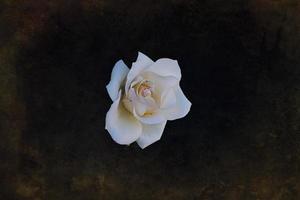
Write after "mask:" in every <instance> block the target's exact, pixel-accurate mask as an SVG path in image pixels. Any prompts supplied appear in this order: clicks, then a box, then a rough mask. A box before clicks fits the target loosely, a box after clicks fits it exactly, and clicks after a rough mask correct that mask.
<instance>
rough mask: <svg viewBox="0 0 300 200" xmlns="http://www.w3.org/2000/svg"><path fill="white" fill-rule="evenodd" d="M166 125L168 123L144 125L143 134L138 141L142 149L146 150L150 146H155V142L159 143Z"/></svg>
mask: <svg viewBox="0 0 300 200" xmlns="http://www.w3.org/2000/svg"><path fill="white" fill-rule="evenodd" d="M166 123H167V121H164V122H162V123H161V124H154V125H146V124H143V133H142V135H141V136H140V137H139V139H138V140H137V141H136V142H137V143H138V145H139V146H140V147H141V148H142V149H144V148H145V147H147V146H149V145H150V144H153V143H154V142H156V141H158V140H159V139H160V138H161V136H162V133H163V131H164V129H165V126H166Z"/></svg>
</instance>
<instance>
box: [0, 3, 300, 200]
mask: <svg viewBox="0 0 300 200" xmlns="http://www.w3.org/2000/svg"><path fill="white" fill-rule="evenodd" d="M138 51H141V52H143V53H145V54H147V55H149V56H150V57H152V58H153V59H158V58H160V57H169V58H173V59H177V60H178V61H179V64H180V65H181V68H182V74H183V79H182V81H181V86H182V88H183V91H185V93H186V96H187V97H188V98H189V99H190V100H191V102H192V103H193V106H192V109H191V112H190V113H189V115H188V116H187V117H185V118H183V119H181V120H177V121H172V122H169V123H168V124H167V127H166V129H165V132H164V135H163V136H162V139H161V140H160V141H159V142H157V143H155V144H153V145H151V146H149V147H148V148H146V149H144V150H141V149H140V148H139V147H138V146H137V145H136V144H132V145H130V146H121V145H118V144H116V143H114V142H113V141H112V139H111V138H110V136H109V134H108V133H107V132H106V131H105V130H104V121H105V114H106V112H107V110H108V109H109V107H110V104H111V101H110V99H109V97H108V95H107V92H106V89H105V85H106V84H107V83H108V81H109V80H110V73H111V70H112V67H113V65H114V63H115V62H116V61H117V60H118V59H120V58H123V59H124V61H125V62H126V63H127V64H128V65H130V64H131V62H133V61H134V60H135V58H136V56H137V52H138ZM0 199H1V200H2V199H3V200H19V199H20V200H23V199H24V200H27V199H28V200H44V199H45V200H111V199H116V200H118V199H120V200H123V199H129V200H138V199H145V200H151V199H159V200H177V199H178V200H181V199H183V200H185V199H187V200H190V199H200V200H223V199H224V200H299V199H300V1H299V0H185V1H184V0H164V1H162V0H144V1H141V0H73V1H71V0H64V1H61V0H52V1H50V0H48V1H47V0H1V1H0Z"/></svg>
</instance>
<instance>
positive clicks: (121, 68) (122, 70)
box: [106, 60, 129, 101]
mask: <svg viewBox="0 0 300 200" xmlns="http://www.w3.org/2000/svg"><path fill="white" fill-rule="evenodd" d="M128 72H129V68H128V67H127V66H126V64H125V63H124V62H123V61H122V60H119V61H118V62H117V63H116V64H115V66H114V68H113V70H112V73H111V78H110V82H109V84H108V85H107V86H106V89H107V92H108V94H109V96H110V98H111V100H113V101H115V100H116V99H117V98H118V93H119V90H120V87H121V85H122V83H123V81H124V79H125V78H126V76H127V74H128Z"/></svg>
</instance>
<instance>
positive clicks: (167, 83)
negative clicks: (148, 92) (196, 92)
mask: <svg viewBox="0 0 300 200" xmlns="http://www.w3.org/2000/svg"><path fill="white" fill-rule="evenodd" d="M143 77H144V78H145V79H147V80H151V81H153V83H154V89H153V93H152V95H153V97H154V99H155V100H156V101H157V103H158V104H159V106H160V107H161V108H163V107H164V108H166V107H165V106H167V105H166V104H165V103H168V102H164V98H165V96H166V94H168V92H169V91H170V90H172V89H173V88H174V87H176V86H178V85H179V80H178V79H177V78H175V77H173V76H160V75H158V74H155V73H153V72H145V73H143ZM173 100H174V99H173ZM162 104H164V105H162Z"/></svg>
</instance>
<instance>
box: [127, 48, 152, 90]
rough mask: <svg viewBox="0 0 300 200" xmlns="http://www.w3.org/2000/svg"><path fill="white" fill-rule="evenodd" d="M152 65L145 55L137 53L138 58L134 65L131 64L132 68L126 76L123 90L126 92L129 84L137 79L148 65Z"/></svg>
mask: <svg viewBox="0 0 300 200" xmlns="http://www.w3.org/2000/svg"><path fill="white" fill-rule="evenodd" d="M151 64H153V61H152V60H151V59H150V58H149V57H147V56H146V55H145V54H143V53H141V52H139V53H138V57H137V59H136V61H135V62H134V63H132V67H131V69H130V71H129V73H128V75H127V80H126V85H125V90H126V92H127V91H128V88H129V87H130V84H131V82H132V81H133V80H134V78H135V77H137V76H138V75H139V74H140V73H141V72H142V71H144V70H145V68H147V67H148V66H149V65H151Z"/></svg>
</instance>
